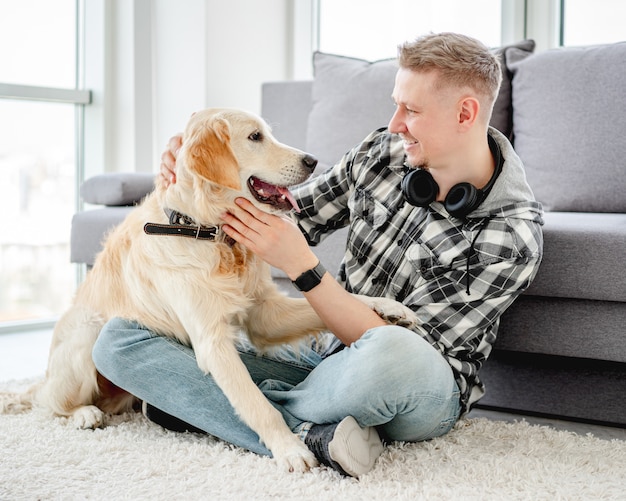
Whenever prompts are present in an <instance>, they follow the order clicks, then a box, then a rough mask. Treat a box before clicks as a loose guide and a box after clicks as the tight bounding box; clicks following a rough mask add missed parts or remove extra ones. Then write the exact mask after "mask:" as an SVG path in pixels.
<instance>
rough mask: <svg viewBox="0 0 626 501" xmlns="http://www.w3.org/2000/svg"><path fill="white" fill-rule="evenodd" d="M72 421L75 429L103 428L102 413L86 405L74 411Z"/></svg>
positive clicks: (92, 406)
mask: <svg viewBox="0 0 626 501" xmlns="http://www.w3.org/2000/svg"><path fill="white" fill-rule="evenodd" d="M72 420H73V422H74V424H75V425H76V427H77V428H81V429H83V430H87V429H90V428H91V429H96V428H100V427H102V426H104V412H102V411H101V410H100V409H98V408H97V407H96V406H95V405H86V406H84V407H79V408H78V409H76V410H75V411H74V413H73V414H72Z"/></svg>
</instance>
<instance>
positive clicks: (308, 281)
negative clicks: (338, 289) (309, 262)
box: [291, 262, 326, 292]
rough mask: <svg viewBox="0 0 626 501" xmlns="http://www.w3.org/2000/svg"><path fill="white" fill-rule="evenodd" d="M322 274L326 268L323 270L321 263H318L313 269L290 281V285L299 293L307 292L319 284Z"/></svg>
mask: <svg viewBox="0 0 626 501" xmlns="http://www.w3.org/2000/svg"><path fill="white" fill-rule="evenodd" d="M324 273H326V268H324V265H323V264H322V263H320V262H318V263H317V265H316V266H315V268H312V269H310V270H308V271H305V272H304V273H303V274H302V275H300V276H299V277H298V278H296V279H295V280H292V281H291V283H292V284H293V285H294V287H295V288H296V289H298V290H299V291H300V292H309V291H310V290H311V289H313V288H314V287H317V286H318V285H319V284H320V282H321V281H322V277H323V276H324Z"/></svg>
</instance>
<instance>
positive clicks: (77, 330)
mask: <svg viewBox="0 0 626 501" xmlns="http://www.w3.org/2000/svg"><path fill="white" fill-rule="evenodd" d="M316 164H317V161H316V160H315V158H313V157H312V156H311V155H308V154H306V153H304V152H302V151H299V150H297V149H295V148H290V147H288V146H285V145H283V144H281V143H279V142H278V141H277V140H276V139H274V137H273V136H272V134H271V131H270V129H269V127H268V126H267V125H266V124H265V123H264V122H263V121H262V120H261V119H260V118H258V117H256V116H255V115H252V114H250V113H246V112H243V111H239V110H231V109H209V110H204V111H201V112H199V113H196V114H194V115H193V116H192V118H191V119H190V121H189V124H188V125H187V127H186V130H185V132H184V135H183V145H182V148H181V151H180V153H179V156H178V160H177V182H176V183H175V184H173V185H170V186H169V187H167V188H164V187H163V186H158V185H157V186H156V188H155V191H154V192H153V193H152V194H150V195H148V196H147V197H146V199H145V200H144V201H143V202H142V203H141V204H140V205H139V206H138V207H137V208H136V209H135V210H134V211H133V212H132V213H131V214H130V215H129V216H128V217H127V218H126V219H125V220H124V221H123V222H122V223H121V224H120V225H119V226H118V227H117V228H115V229H114V230H113V231H112V232H111V233H110V234H109V235H108V237H107V239H106V242H105V244H104V248H103V250H102V252H101V253H100V254H99V255H98V257H97V259H96V261H95V264H94V267H93V269H92V270H91V271H89V273H88V274H87V277H86V280H85V281H84V282H83V283H82V284H81V286H80V287H79V289H78V291H77V294H76V297H75V299H74V302H73V305H72V307H71V308H70V309H69V311H67V312H66V313H65V314H64V315H63V316H62V317H61V319H60V320H59V322H58V323H57V325H56V327H55V330H54V334H53V339H52V344H51V348H50V355H49V360H48V368H47V371H46V378H45V380H44V381H43V383H41V384H40V385H38V386H37V387H34V388H32V389H31V390H29V392H27V393H26V394H24V395H20V396H14V397H13V401H12V402H11V401H9V402H7V401H6V397H5V402H4V405H3V407H4V410H5V411H7V410H8V411H11V410H13V411H21V410H26V409H27V408H29V407H30V405H31V404H35V405H39V406H43V407H46V408H47V409H49V410H51V411H52V412H53V413H54V414H56V415H59V416H68V417H71V418H72V419H73V420H74V421H75V422H76V424H77V426H79V427H81V428H95V427H99V426H102V425H103V423H104V414H105V413H119V412H124V411H127V410H130V409H131V408H132V405H133V403H134V402H133V400H134V397H132V396H131V395H129V394H128V393H126V392H123V391H121V390H120V389H119V388H115V387H114V386H113V385H112V384H111V383H109V382H108V381H106V380H105V379H104V378H103V377H102V376H101V375H100V374H98V372H97V371H96V368H95V366H94V363H93V361H92V358H91V351H92V347H93V345H94V342H95V340H96V338H97V337H98V335H99V333H100V330H101V329H102V327H103V326H104V324H105V323H106V322H107V321H108V320H109V319H111V318H113V317H123V318H127V319H134V320H136V321H138V322H139V323H141V324H142V325H144V326H146V327H147V328H148V329H150V330H152V331H154V332H155V333H158V334H160V335H163V336H168V337H173V338H176V339H178V340H179V341H180V342H181V343H184V344H186V345H189V346H192V347H193V349H194V351H195V354H196V358H197V363H198V366H199V367H200V368H201V369H202V370H203V371H204V372H205V373H207V374H208V373H210V374H211V375H212V377H213V378H214V379H215V381H216V383H217V384H218V385H219V386H220V388H221V389H222V390H223V392H224V394H225V395H226V396H227V398H228V399H229V400H230V402H231V404H232V405H233V407H234V408H235V410H236V411H237V413H238V414H239V415H240V417H241V418H242V419H243V421H244V422H245V423H247V424H248V425H249V426H250V427H251V428H252V429H253V430H254V431H256V432H257V433H258V435H259V437H260V438H261V440H262V441H263V442H264V443H265V445H266V446H267V447H268V449H270V450H271V451H272V454H273V456H274V457H275V458H276V459H277V460H278V461H279V462H280V463H281V464H282V465H283V466H284V467H285V468H286V469H288V470H295V471H305V470H307V469H309V468H310V467H313V466H314V465H316V459H315V457H314V455H313V454H312V453H311V452H310V451H309V450H308V448H307V447H306V446H305V445H304V443H303V442H302V441H301V440H300V439H299V438H297V437H296V435H294V434H293V433H292V432H291V430H290V429H289V428H288V427H287V425H286V423H285V422H284V420H283V418H282V416H281V414H280V413H279V412H278V411H277V410H276V409H275V408H274V407H272V405H271V404H270V403H269V401H268V400H267V399H266V398H265V397H264V395H263V394H262V393H261V391H260V390H259V389H258V388H257V387H256V385H255V384H254V383H253V381H252V379H251V378H250V375H249V373H248V371H247V369H246V367H245V365H244V364H243V362H242V361H241V359H240V357H239V355H238V352H237V350H236V348H235V339H236V337H237V335H238V333H239V332H240V331H241V330H242V329H243V330H244V331H245V332H246V333H247V335H248V336H249V338H250V340H251V341H252V342H253V343H254V344H255V345H256V346H258V347H260V348H265V347H268V346H270V345H273V344H280V343H291V342H294V341H296V340H297V339H299V338H301V337H303V336H307V335H311V334H317V333H319V332H320V331H321V330H323V329H324V328H325V326H324V324H323V323H322V321H321V320H320V319H319V317H318V316H317V314H315V312H314V311H313V309H312V308H311V307H310V306H309V304H308V303H307V301H306V300H305V299H299V298H289V297H287V296H285V295H283V294H282V293H280V292H279V291H278V289H277V288H276V287H275V285H274V284H273V282H272V280H271V277H270V269H269V266H268V265H267V264H266V263H264V262H263V261H261V260H260V259H259V258H258V257H257V256H256V255H254V254H252V253H251V252H250V251H248V250H247V249H246V248H244V247H243V246H241V245H240V244H237V243H234V242H233V241H232V240H230V239H229V238H228V237H227V236H226V235H225V234H223V233H221V232H220V230H219V225H220V215H221V214H223V213H225V212H226V211H228V210H229V209H230V208H232V207H234V200H235V198H237V197H241V196H245V197H246V198H248V199H249V200H251V201H252V202H253V203H255V204H256V205H257V206H258V207H260V208H262V209H263V210H264V211H266V212H272V213H284V212H286V211H287V210H290V209H292V207H296V206H295V201H294V200H293V197H292V196H291V194H290V193H289V191H288V189H287V187H289V186H291V185H294V184H298V183H301V182H302V181H304V180H305V179H307V178H308V177H309V176H310V175H311V173H312V172H313V169H314V168H315V165H316ZM171 214H174V216H173V217H171ZM147 223H148V224H147ZM172 223H173V224H172ZM163 233H165V234H163ZM172 233H173V234H172ZM179 233H183V234H182V235H180V234H179ZM0 407H2V405H0Z"/></svg>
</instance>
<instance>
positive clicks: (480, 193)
mask: <svg viewBox="0 0 626 501" xmlns="http://www.w3.org/2000/svg"><path fill="white" fill-rule="evenodd" d="M487 139H488V141H489V149H490V150H491V153H492V155H493V158H494V160H495V165H496V167H495V169H494V171H493V175H492V176H491V179H490V180H489V182H488V183H487V185H486V186H485V187H484V188H482V189H478V188H476V187H475V186H473V185H472V184H470V183H459V184H455V185H454V186H453V187H452V188H450V191H449V192H448V194H447V195H446V199H445V201H444V207H445V208H446V210H447V211H448V213H449V214H450V215H451V216H454V217H458V218H461V219H462V218H464V217H465V216H467V215H468V214H469V213H470V212H472V211H473V210H475V209H477V208H478V206H479V205H480V204H481V203H483V201H484V200H485V198H487V195H488V194H489V192H490V191H491V188H493V185H494V184H495V182H496V179H498V176H499V175H500V172H502V164H503V163H504V161H503V159H502V155H501V154H500V147H499V146H498V144H497V143H496V141H495V139H493V138H492V137H491V136H487ZM401 188H402V194H403V195H404V198H405V199H406V201H407V202H409V203H410V204H411V205H415V206H416V207H427V206H429V205H430V204H431V203H432V202H434V201H435V199H436V198H437V195H438V194H439V185H438V184H437V182H436V181H435V179H434V178H433V176H432V174H431V173H430V172H428V171H427V170H424V169H415V170H413V171H411V172H409V173H408V174H407V175H406V176H404V178H403V179H402V184H401Z"/></svg>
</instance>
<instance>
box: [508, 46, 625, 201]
mask: <svg viewBox="0 0 626 501" xmlns="http://www.w3.org/2000/svg"><path fill="white" fill-rule="evenodd" d="M625 62H626V43H616V44H612V45H601V46H591V47H584V48H566V49H553V50H548V51H545V52H542V53H538V54H535V55H534V56H532V57H529V58H526V59H524V60H523V61H521V62H519V63H517V64H514V65H512V68H513V71H514V76H513V129H514V137H515V149H516V151H517V152H518V154H519V155H520V157H521V158H522V160H523V162H524V165H525V167H526V173H527V177H528V182H529V184H530V186H531V187H532V188H533V191H534V192H535V196H536V197H537V199H538V200H539V201H540V202H541V203H542V204H543V206H544V209H546V210H550V211H575V212H626V196H624V194H623V193H622V192H621V190H619V189H615V188H616V187H617V186H624V174H625V172H626V160H625V159H626V140H625V139H624V132H625V131H626V113H624V111H625V106H626V104H625V103H626V98H625V95H624V82H625V81H626V64H624V63H625Z"/></svg>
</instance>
